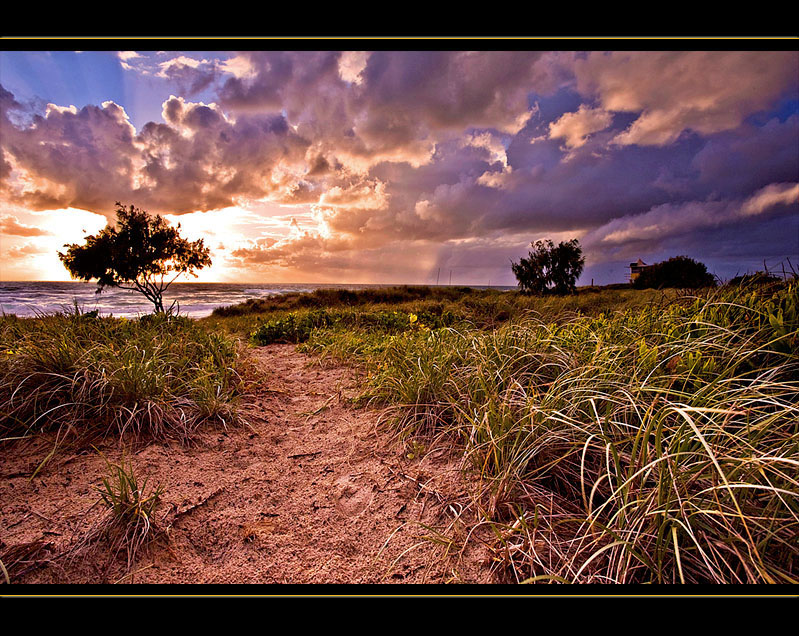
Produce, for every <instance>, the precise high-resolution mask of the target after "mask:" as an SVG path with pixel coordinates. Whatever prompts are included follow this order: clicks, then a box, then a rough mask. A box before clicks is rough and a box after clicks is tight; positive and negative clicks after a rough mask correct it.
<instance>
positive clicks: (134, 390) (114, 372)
mask: <svg viewBox="0 0 799 636" xmlns="http://www.w3.org/2000/svg"><path fill="white" fill-rule="evenodd" d="M236 360H237V351H236V342H235V341H234V340H233V339H231V338H228V337H226V336H224V335H222V334H218V333H213V332H209V331H207V330H205V329H203V328H202V327H200V326H199V325H198V324H197V323H196V321H193V320H190V319H188V318H182V317H176V316H167V315H163V314H161V315H150V316H144V317H142V318H141V319H136V320H127V319H124V318H110V317H108V318H106V317H97V316H96V315H95V314H94V313H88V314H87V313H82V312H80V311H79V310H77V309H76V310H75V311H70V312H62V313H57V314H49V315H43V316H39V317H36V318H17V317H15V316H3V317H2V318H0V403H2V410H1V411H0V437H2V438H4V439H8V438H18V437H24V436H27V435H30V434H33V433H37V432H42V431H55V432H56V435H55V439H56V447H57V446H59V445H60V444H61V443H63V442H65V441H67V440H72V441H76V440H80V441H81V443H83V444H84V445H85V444H86V443H89V442H91V441H93V440H96V439H98V438H103V437H107V436H112V437H122V436H129V437H131V438H133V439H147V440H149V439H163V438H177V439H180V440H183V441H186V440H188V439H190V438H191V437H192V435H193V434H194V432H195V431H196V430H197V428H198V427H199V426H201V425H202V424H204V423H214V424H217V425H221V426H225V425H227V424H229V423H232V422H234V421H235V420H236V411H235V401H236V398H237V395H238V394H239V392H240V384H241V382H240V377H239V373H238V371H237V369H236Z"/></svg>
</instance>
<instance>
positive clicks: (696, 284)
mask: <svg viewBox="0 0 799 636" xmlns="http://www.w3.org/2000/svg"><path fill="white" fill-rule="evenodd" d="M715 284H716V280H715V278H714V277H713V275H712V274H710V273H709V272H708V271H707V267H706V266H705V265H704V264H703V263H700V262H698V261H695V260H693V259H691V258H688V257H687V256H675V257H673V258H670V259H669V260H667V261H663V262H662V263H655V264H654V265H650V266H649V267H647V268H645V269H644V270H643V271H642V272H641V273H640V274H639V276H638V278H636V279H635V281H633V286H634V287H635V288H637V289H647V288H656V289H659V288H664V287H676V288H679V289H698V288H700V287H714V286H715Z"/></svg>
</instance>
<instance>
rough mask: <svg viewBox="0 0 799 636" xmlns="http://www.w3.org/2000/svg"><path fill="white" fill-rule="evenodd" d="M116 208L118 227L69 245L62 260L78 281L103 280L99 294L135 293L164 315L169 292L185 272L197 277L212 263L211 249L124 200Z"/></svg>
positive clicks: (159, 217)
mask: <svg viewBox="0 0 799 636" xmlns="http://www.w3.org/2000/svg"><path fill="white" fill-rule="evenodd" d="M116 206H117V210H116V213H117V221H116V227H113V226H111V225H107V226H106V227H105V228H104V229H103V230H101V231H100V232H99V233H97V234H95V235H92V236H87V237H86V243H85V244H84V245H78V244H77V243H72V244H70V245H64V247H65V248H67V250H66V252H63V253H62V252H59V253H58V257H59V258H60V259H61V262H62V263H64V266H65V267H66V268H67V269H68V270H69V273H70V274H71V276H72V278H77V279H80V280H85V281H90V280H97V293H98V294H99V293H100V292H101V291H103V289H104V288H105V287H119V288H120V289H132V290H135V291H137V292H139V293H141V294H143V295H144V296H145V297H146V298H147V300H149V301H150V302H152V303H153V305H154V306H155V312H162V313H163V312H164V300H163V295H164V292H165V291H166V289H167V288H168V287H169V286H170V285H171V284H172V283H173V282H174V281H175V280H176V279H177V278H178V276H180V275H181V274H183V273H188V274H191V275H192V276H197V274H196V273H195V270H198V269H201V268H203V267H205V266H206V265H210V264H211V257H210V250H209V249H208V248H207V247H205V245H204V244H203V239H199V240H197V241H193V242H190V241H188V240H186V239H184V238H182V237H181V236H180V234H179V233H178V229H179V228H180V225H179V224H178V229H176V228H173V227H171V226H170V225H169V224H168V223H167V222H166V220H164V218H163V217H161V216H159V215H150V214H149V213H148V212H146V211H145V210H139V209H138V208H135V207H134V206H132V205H131V206H130V207H128V208H126V207H125V206H124V205H122V204H121V203H119V202H117V203H116ZM172 307H174V303H173V305H172ZM172 307H170V311H171V310H172Z"/></svg>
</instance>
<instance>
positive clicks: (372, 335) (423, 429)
mask: <svg viewBox="0 0 799 636" xmlns="http://www.w3.org/2000/svg"><path fill="white" fill-rule="evenodd" d="M638 294H641V292H635V291H631V292H630V291H628V290H611V292H610V293H605V294H603V293H602V292H600V293H598V294H592V293H589V294H578V295H577V296H576V297H571V298H545V299H534V298H526V297H521V296H519V295H513V294H511V295H507V296H503V297H499V296H494V295H491V294H475V295H474V296H473V297H472V296H471V295H464V296H462V297H461V298H459V299H457V300H456V301H451V302H447V303H445V305H444V306H445V307H446V308H447V310H448V311H450V312H451V313H452V315H453V316H457V320H455V321H454V322H453V323H452V324H451V325H449V326H447V325H439V326H429V325H425V324H424V321H422V320H418V319H417V320H416V321H412V319H411V316H412V315H414V314H412V313H407V314H405V315H406V316H408V319H407V321H406V322H405V323H404V325H403V327H402V328H396V327H397V326H398V325H394V326H391V325H382V324H381V323H379V322H378V323H376V324H375V323H369V321H366V322H367V325H365V326H359V325H357V324H355V322H354V320H352V319H343V318H342V319H341V320H338V321H333V322H332V323H324V324H319V325H312V326H310V327H309V329H308V330H307V333H305V334H304V335H303V338H302V341H303V344H302V345H301V346H302V347H303V348H304V349H305V350H307V351H311V352H315V353H318V354H321V355H332V356H335V357H337V358H340V359H343V360H349V361H355V362H356V363H358V364H360V365H362V366H363V368H364V369H365V370H366V371H367V373H366V374H365V375H366V377H367V378H368V384H367V386H366V387H365V390H364V395H363V399H364V400H367V401H370V402H371V403H373V404H376V405H384V406H387V407H389V408H391V409H392V411H393V413H394V416H393V418H391V420H390V422H391V425H392V426H393V427H394V429H395V430H396V431H397V433H398V434H399V435H401V436H402V437H404V438H405V439H406V440H422V441H419V442H417V443H418V444H422V443H423V440H424V439H426V438H429V437H430V436H435V435H440V436H446V437H448V438H451V439H454V440H456V441H457V443H458V444H459V446H460V448H461V449H462V452H463V454H464V457H465V459H466V460H467V464H468V465H469V466H470V467H471V471H472V473H473V474H474V475H477V476H478V477H479V480H480V483H481V484H482V487H481V488H480V489H479V491H478V492H477V494H476V495H475V497H474V501H473V507H474V509H476V510H478V511H479V514H478V520H479V525H481V526H482V527H484V528H489V529H491V531H492V533H493V536H494V540H493V546H494V549H495V551H496V562H497V567H498V568H499V569H500V570H502V572H503V573H504V575H505V576H507V577H508V578H509V579H510V580H515V581H519V582H522V581H528V582H543V581H549V582H552V581H569V582H582V583H593V582H613V583H708V582H710V583H796V582H799V478H798V477H797V474H799V471H797V468H799V360H798V359H797V355H798V354H799V292H797V283H796V282H795V281H794V282H791V283H789V284H776V285H771V286H755V285H744V286H742V287H739V286H730V287H724V288H721V289H717V290H713V291H706V292H703V293H700V294H696V295H692V296H688V295H681V294H678V293H677V292H673V293H670V294H662V293H660V292H650V293H648V294H641V295H638ZM418 302H419V301H417V305H416V306H410V305H407V304H402V303H400V304H398V305H397V307H400V308H402V309H404V310H405V311H410V310H413V309H417V310H418V309H419V306H418ZM363 311H366V312H367V313H368V312H369V311H372V312H374V311H375V310H374V308H373V307H372V308H368V309H364V310H363ZM394 311H397V309H395V310H394ZM501 312H506V313H507V315H503V314H502V313H501ZM417 316H418V314H417ZM497 316H501V319H497ZM277 324H278V323H272V327H271V328H275V327H276V326H277ZM469 534H470V536H471V534H472V533H469Z"/></svg>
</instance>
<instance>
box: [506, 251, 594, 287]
mask: <svg viewBox="0 0 799 636" xmlns="http://www.w3.org/2000/svg"><path fill="white" fill-rule="evenodd" d="M531 246H532V247H533V248H534V250H533V251H531V252H530V253H529V254H528V258H521V259H520V260H519V262H518V263H512V264H511V269H512V270H513V273H514V274H515V275H516V279H517V280H518V281H519V288H520V289H521V290H522V291H523V292H526V293H532V294H543V293H547V292H549V293H554V294H569V293H573V292H574V291H576V286H575V285H576V283H577V279H578V278H579V277H580V274H582V272H583V265H584V264H585V258H584V257H583V255H582V254H583V251H582V249H581V248H580V242H579V241H578V240H577V239H572V240H571V241H562V242H561V243H560V244H558V246H557V247H555V245H554V244H553V243H552V241H550V240H547V241H536V242H535V243H531Z"/></svg>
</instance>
